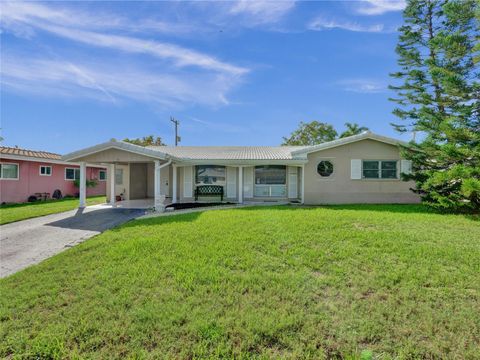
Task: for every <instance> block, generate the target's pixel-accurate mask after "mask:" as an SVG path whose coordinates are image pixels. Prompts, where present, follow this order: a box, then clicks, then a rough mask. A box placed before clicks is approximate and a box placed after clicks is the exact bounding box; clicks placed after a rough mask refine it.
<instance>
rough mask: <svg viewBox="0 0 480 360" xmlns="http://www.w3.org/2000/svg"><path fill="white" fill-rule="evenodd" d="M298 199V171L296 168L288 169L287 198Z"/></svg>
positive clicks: (290, 167)
mask: <svg viewBox="0 0 480 360" xmlns="http://www.w3.org/2000/svg"><path fill="white" fill-rule="evenodd" d="M297 197H298V170H297V167H296V166H289V167H288V198H289V199H296V198H297Z"/></svg>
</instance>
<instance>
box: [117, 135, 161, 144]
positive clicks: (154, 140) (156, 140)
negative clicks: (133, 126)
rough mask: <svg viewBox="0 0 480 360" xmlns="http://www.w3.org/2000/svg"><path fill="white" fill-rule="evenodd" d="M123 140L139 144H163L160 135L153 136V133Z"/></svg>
mask: <svg viewBox="0 0 480 360" xmlns="http://www.w3.org/2000/svg"><path fill="white" fill-rule="evenodd" d="M123 141H125V142H128V143H131V144H135V145H140V146H163V145H165V144H164V143H163V142H162V139H161V138H160V136H157V137H154V136H153V135H148V136H144V137H142V138H137V139H128V138H126V139H123Z"/></svg>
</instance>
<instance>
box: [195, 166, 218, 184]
mask: <svg viewBox="0 0 480 360" xmlns="http://www.w3.org/2000/svg"><path fill="white" fill-rule="evenodd" d="M195 182H196V183H197V184H224V183H225V166H216V165H197V166H195Z"/></svg>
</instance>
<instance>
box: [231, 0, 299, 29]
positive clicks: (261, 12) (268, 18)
mask: <svg viewBox="0 0 480 360" xmlns="http://www.w3.org/2000/svg"><path fill="white" fill-rule="evenodd" d="M231 4H232V5H231V7H230V9H229V11H228V12H229V13H230V14H233V15H244V16H247V17H248V18H249V19H250V22H251V23H252V24H265V23H275V22H278V21H279V20H281V19H282V18H283V17H284V16H285V15H286V14H287V13H288V12H290V11H291V10H292V9H293V7H294V6H295V1H287V0H279V1H271V0H270V1H268V0H267V1H265V0H239V1H235V2H232V3H231Z"/></svg>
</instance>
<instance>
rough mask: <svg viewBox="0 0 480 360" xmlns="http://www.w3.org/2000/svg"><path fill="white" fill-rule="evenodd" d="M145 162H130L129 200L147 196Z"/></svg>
mask: <svg viewBox="0 0 480 360" xmlns="http://www.w3.org/2000/svg"><path fill="white" fill-rule="evenodd" d="M147 185H148V182H147V164H142V163H131V164H130V200H133V199H145V198H146V197H147V193H148V191H147Z"/></svg>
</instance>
